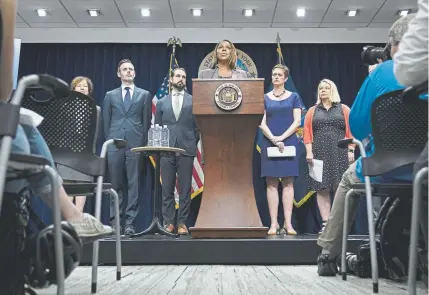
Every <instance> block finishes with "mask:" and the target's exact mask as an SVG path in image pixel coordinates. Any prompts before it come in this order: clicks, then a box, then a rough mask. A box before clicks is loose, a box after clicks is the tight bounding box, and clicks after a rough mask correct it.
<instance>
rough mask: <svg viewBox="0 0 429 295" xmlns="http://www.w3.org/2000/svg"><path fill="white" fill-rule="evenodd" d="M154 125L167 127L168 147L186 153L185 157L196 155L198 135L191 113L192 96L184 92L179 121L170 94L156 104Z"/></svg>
mask: <svg viewBox="0 0 429 295" xmlns="http://www.w3.org/2000/svg"><path fill="white" fill-rule="evenodd" d="M155 124H159V126H162V125H167V127H168V129H169V131H170V146H173V147H178V148H181V149H184V150H185V151H186V153H185V155H188V156H196V155H197V143H198V141H199V140H200V133H199V130H198V127H197V124H196V122H195V117H194V114H193V112H192V95H190V94H188V93H186V92H185V94H184V96H183V104H182V110H181V111H180V115H179V120H176V117H175V116H174V112H173V104H172V98H171V93H170V94H169V95H167V96H165V97H164V98H162V99H160V100H159V101H158V102H157V103H156V114H155Z"/></svg>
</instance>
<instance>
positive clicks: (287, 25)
mask: <svg viewBox="0 0 429 295" xmlns="http://www.w3.org/2000/svg"><path fill="white" fill-rule="evenodd" d="M319 24H320V23H273V25H272V28H315V27H316V28H317V27H318V26H319Z"/></svg>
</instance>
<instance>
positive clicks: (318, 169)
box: [308, 159, 323, 182]
mask: <svg viewBox="0 0 429 295" xmlns="http://www.w3.org/2000/svg"><path fill="white" fill-rule="evenodd" d="M308 172H309V174H310V177H311V178H313V179H314V180H316V181H318V182H322V178H323V161H322V160H316V159H313V165H310V164H308Z"/></svg>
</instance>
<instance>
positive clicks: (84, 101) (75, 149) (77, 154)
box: [22, 91, 104, 176]
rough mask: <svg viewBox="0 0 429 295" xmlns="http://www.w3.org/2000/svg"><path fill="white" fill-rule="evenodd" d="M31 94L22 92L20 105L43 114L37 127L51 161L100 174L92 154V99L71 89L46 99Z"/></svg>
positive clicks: (94, 124)
mask: <svg viewBox="0 0 429 295" xmlns="http://www.w3.org/2000/svg"><path fill="white" fill-rule="evenodd" d="M33 95H34V93H32V92H31V91H28V92H27V93H26V95H25V97H24V99H23V101H22V107H24V108H28V109H30V110H33V111H35V112H36V113H38V114H39V115H41V116H42V117H43V118H44V119H43V121H42V123H41V124H40V125H39V126H38V129H39V131H40V133H41V134H42V136H43V137H44V139H45V141H46V143H47V144H48V146H49V149H50V150H51V153H52V155H53V158H54V160H55V162H56V163H57V164H61V165H64V166H67V167H70V168H72V169H75V170H77V171H80V172H82V173H85V174H88V175H91V176H98V175H101V174H100V168H99V167H98V166H101V165H99V163H98V162H99V160H100V159H99V158H98V157H97V156H95V154H94V144H95V141H96V132H97V124H98V114H97V105H96V103H95V101H94V100H93V99H92V98H91V97H89V96H87V95H84V94H82V93H80V92H75V91H71V92H70V95H69V96H68V97H53V96H51V97H49V98H48V99H46V100H45V99H43V100H37V99H36V98H34V96H33ZM91 166H92V167H91ZM103 172H104V171H103Z"/></svg>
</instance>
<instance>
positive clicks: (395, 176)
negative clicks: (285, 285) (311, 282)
mask: <svg viewBox="0 0 429 295" xmlns="http://www.w3.org/2000/svg"><path fill="white" fill-rule="evenodd" d="M414 17H415V14H409V15H407V16H404V17H402V18H400V19H399V20H397V21H396V22H395V23H394V24H393V25H392V27H391V28H390V29H389V32H388V37H389V43H388V44H387V46H386V48H385V50H384V52H383V49H376V50H372V51H373V52H371V50H366V49H365V50H364V52H363V54H362V58H363V59H364V62H365V63H367V64H376V66H372V67H370V68H369V70H370V73H369V75H368V77H367V78H366V79H365V81H364V82H363V84H362V86H361V88H360V90H359V92H358V94H357V96H356V98H355V101H354V103H353V106H352V108H351V110H350V117H349V124H350V130H351V133H352V134H353V136H354V137H355V138H356V139H358V140H360V141H363V142H364V144H366V146H365V149H366V152H367V156H371V155H372V154H373V153H374V144H373V140H372V136H371V130H372V128H371V106H372V103H373V102H374V101H375V100H376V99H377V98H378V97H379V96H381V95H383V94H385V93H388V92H392V91H395V90H400V89H404V86H403V85H401V84H400V83H399V82H398V81H397V80H396V78H395V73H394V70H393V60H391V58H389V55H390V56H391V57H393V56H394V55H395V53H396V52H397V51H398V46H399V43H400V41H401V39H402V36H403V35H404V34H405V32H406V31H407V29H408V24H409V23H410V21H411V20H412V19H413V18H414ZM368 59H369V60H368ZM412 178H413V167H412V165H408V166H403V167H400V168H398V169H395V170H392V171H390V172H389V173H386V174H383V175H382V176H378V177H375V178H373V179H371V182H375V183H377V182H378V183H393V182H412ZM363 182H364V176H363V175H362V157H359V158H358V159H357V160H356V162H354V163H353V164H351V165H350V166H349V168H348V169H347V170H346V172H344V174H343V176H342V179H341V182H340V184H339V186H338V189H337V192H336V194H335V198H334V202H333V205H332V210H331V214H330V216H329V218H328V221H327V223H326V227H325V229H324V231H323V232H322V234H321V235H320V236H319V239H318V241H317V244H318V245H319V246H320V247H322V251H321V253H320V255H319V256H318V258H317V265H318V270H317V272H318V274H319V276H335V275H336V273H337V272H338V269H337V264H336V259H337V256H339V255H340V252H341V241H342V231H343V222H344V220H343V219H344V210H345V209H344V205H345V204H344V203H345V197H346V194H347V192H348V191H349V190H350V189H351V187H352V186H353V185H354V184H356V183H363ZM358 203H359V199H357V198H351V199H350V203H349V207H348V210H349V212H350V214H349V216H350V219H353V218H354V216H355V214H356V210H357V207H358ZM352 223H353V222H352V220H349V222H348V224H349V227H350V226H351V225H352ZM348 230H350V228H349V229H348Z"/></svg>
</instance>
